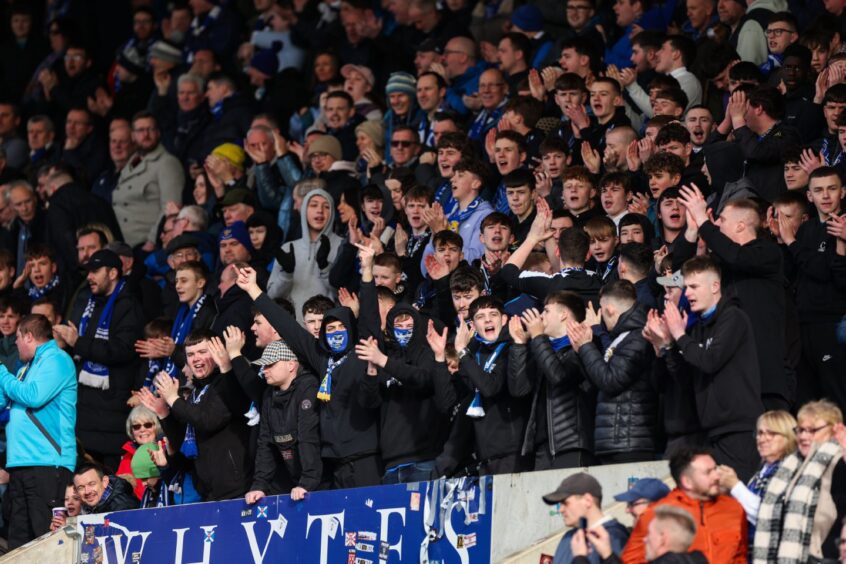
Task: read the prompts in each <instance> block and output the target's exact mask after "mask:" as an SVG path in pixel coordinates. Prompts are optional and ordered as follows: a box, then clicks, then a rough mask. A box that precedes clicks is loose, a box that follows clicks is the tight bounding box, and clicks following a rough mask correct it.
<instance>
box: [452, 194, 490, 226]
mask: <svg viewBox="0 0 846 564" xmlns="http://www.w3.org/2000/svg"><path fill="white" fill-rule="evenodd" d="M481 203H482V198H479V197H478V196H477V197H476V199H475V200H473V201H472V202H470V205H469V206H467V209H465V210H464V211H461V208H460V206H459V204H458V201H456V202H455V205H454V206H453V207H452V210H450V212H449V215H448V216H447V222H448V227H449V230H450V231H452V232H453V233H458V228H459V227H461V224H462V223H463V222H464V221H465V220H466V219H467V218H469V217H470V216H471V215H473V212H475V211H476V208H478V207H479V205H480V204H481Z"/></svg>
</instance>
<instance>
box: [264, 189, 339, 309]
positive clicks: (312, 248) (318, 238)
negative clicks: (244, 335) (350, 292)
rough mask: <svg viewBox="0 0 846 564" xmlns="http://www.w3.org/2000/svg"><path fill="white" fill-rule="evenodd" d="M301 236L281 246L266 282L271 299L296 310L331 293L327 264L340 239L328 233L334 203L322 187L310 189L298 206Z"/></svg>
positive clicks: (335, 253)
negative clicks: (315, 298) (309, 301)
mask: <svg viewBox="0 0 846 564" xmlns="http://www.w3.org/2000/svg"><path fill="white" fill-rule="evenodd" d="M300 223H301V225H302V232H303V237H302V238H300V239H297V240H296V241H290V242H288V243H285V244H283V245H282V247H281V248H279V250H278V251H277V252H276V262H275V263H274V264H273V269H272V271H271V273H270V280H269V281H268V283H267V293H268V295H269V296H270V297H271V299H272V298H279V297H283V298H287V299H288V300H290V301H291V303H293V304H294V309H295V310H296V311H300V310H301V309H302V305H303V303H305V301H306V300H307V299H309V298H310V297H311V296H313V295H315V294H323V295H325V296H334V295H335V290H334V288H332V286H331V285H330V284H329V266H330V265H331V264H332V262H333V261H334V260H335V256H336V255H337V253H338V248H339V247H340V245H341V238H340V237H338V236H337V235H335V234H334V233H333V232H332V226H333V224H334V223H335V202H334V200H333V199H332V196H330V195H329V193H328V192H326V191H325V190H320V189H317V190H312V191H311V192H309V193H308V194H306V196H305V198H303V203H302V206H300Z"/></svg>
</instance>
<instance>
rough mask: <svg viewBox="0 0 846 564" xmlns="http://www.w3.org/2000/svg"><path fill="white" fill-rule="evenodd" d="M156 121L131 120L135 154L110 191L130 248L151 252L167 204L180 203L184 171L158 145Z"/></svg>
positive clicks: (144, 116)
mask: <svg viewBox="0 0 846 564" xmlns="http://www.w3.org/2000/svg"><path fill="white" fill-rule="evenodd" d="M160 139H161V134H160V133H159V128H158V124H157V123H156V118H155V117H153V115H152V114H150V113H148V112H139V113H138V114H136V115H135V116H134V118H133V120H132V140H133V142H134V143H135V146H136V151H135V153H134V154H133V155H132V157H131V158H130V160H129V163H128V164H127V165H126V166H125V167H124V168H123V170H121V173H120V179H119V180H118V184H117V186H116V187H115V190H114V192H112V206H113V208H114V210H115V215H116V216H117V219H118V224H119V225H120V229H121V231H122V232H123V236H124V240H125V241H126V242H127V243H129V244H130V245H132V246H136V245H139V244H144V246H145V248H146V249H147V250H148V251H150V250H152V249H153V246H154V245H153V242H154V241H155V240H156V229H157V228H158V223H159V220H160V218H161V216H162V214H163V213H164V211H165V207H166V206H167V203H168V202H180V201H182V187H183V186H184V185H185V172H184V169H183V168H182V164H181V163H180V162H179V160H178V159H177V158H176V157H174V156H173V155H171V154H170V153H168V152H167V151H166V150H165V148H164V146H163V145H162V144H161V143H160V142H159V141H160Z"/></svg>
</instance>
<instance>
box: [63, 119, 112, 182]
mask: <svg viewBox="0 0 846 564" xmlns="http://www.w3.org/2000/svg"><path fill="white" fill-rule="evenodd" d="M107 154H108V151H107V149H106V146H105V143H104V142H103V139H102V138H101V137H100V135H99V134H98V133H97V131H96V130H95V129H94V120H93V117H92V115H91V113H90V112H89V111H88V110H86V109H85V107H83V106H75V107H73V108H71V109H70V110H69V111H68V113H67V117H66V119H65V145H64V147H63V148H62V158H61V160H62V161H64V162H65V163H66V164H68V165H70V166H71V167H73V169H74V170H75V171H77V173H78V174H79V176H80V177H81V180H82V181H83V182H85V183H90V182H93V181H94V179H95V178H97V177H98V176H100V173H101V172H103V170H104V169H105V168H106V165H107V164H108V159H107V158H106V155H107Z"/></svg>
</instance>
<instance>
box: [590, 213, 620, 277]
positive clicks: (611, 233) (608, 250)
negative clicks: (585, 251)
mask: <svg viewBox="0 0 846 564" xmlns="http://www.w3.org/2000/svg"><path fill="white" fill-rule="evenodd" d="M584 230H585V233H587V234H588V237H589V238H590V247H589V248H590V260H588V262H587V263H586V264H585V268H587V269H588V270H590V271H593V272H595V273H596V274H597V275H598V276H599V277H600V279H601V280H602V283H603V284H607V283H608V282H611V281H613V280H616V279H617V243H618V242H619V239H618V238H617V226H616V225H614V222H613V221H611V218H609V217H606V216H600V217H594V218H591V219H590V220H588V222H587V223H585V227H584Z"/></svg>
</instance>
